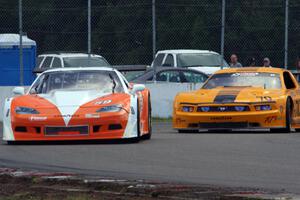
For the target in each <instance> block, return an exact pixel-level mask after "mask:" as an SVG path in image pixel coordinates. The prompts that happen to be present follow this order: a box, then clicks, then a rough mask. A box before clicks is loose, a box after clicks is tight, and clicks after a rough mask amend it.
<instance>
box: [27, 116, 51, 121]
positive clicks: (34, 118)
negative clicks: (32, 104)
mask: <svg viewBox="0 0 300 200" xmlns="http://www.w3.org/2000/svg"><path fill="white" fill-rule="evenodd" d="M47 119H48V118H47V117H37V116H31V117H30V118H29V120H30V121H45V120H47Z"/></svg>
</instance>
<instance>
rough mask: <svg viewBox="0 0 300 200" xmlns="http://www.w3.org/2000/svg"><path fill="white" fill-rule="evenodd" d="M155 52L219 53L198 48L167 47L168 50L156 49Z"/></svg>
mask: <svg viewBox="0 0 300 200" xmlns="http://www.w3.org/2000/svg"><path fill="white" fill-rule="evenodd" d="M157 53H174V54H179V53H210V54H217V55H219V54H218V53H217V52H214V51H209V50H198V49H168V50H161V51H158V52H157Z"/></svg>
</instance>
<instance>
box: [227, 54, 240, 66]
mask: <svg viewBox="0 0 300 200" xmlns="http://www.w3.org/2000/svg"><path fill="white" fill-rule="evenodd" d="M230 67H233V68H239V67H243V66H242V64H241V63H239V62H238V57H237V55H236V54H232V55H231V56H230Z"/></svg>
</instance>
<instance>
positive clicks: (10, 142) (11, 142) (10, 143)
mask: <svg viewBox="0 0 300 200" xmlns="http://www.w3.org/2000/svg"><path fill="white" fill-rule="evenodd" d="M6 144H7V145H14V144H16V142H15V141H6Z"/></svg>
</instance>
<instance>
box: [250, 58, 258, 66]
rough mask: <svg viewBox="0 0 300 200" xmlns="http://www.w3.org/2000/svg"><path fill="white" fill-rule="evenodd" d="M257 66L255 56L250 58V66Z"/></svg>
mask: <svg viewBox="0 0 300 200" xmlns="http://www.w3.org/2000/svg"><path fill="white" fill-rule="evenodd" d="M255 66H256V60H255V58H254V57H252V58H250V59H249V67H255Z"/></svg>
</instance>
